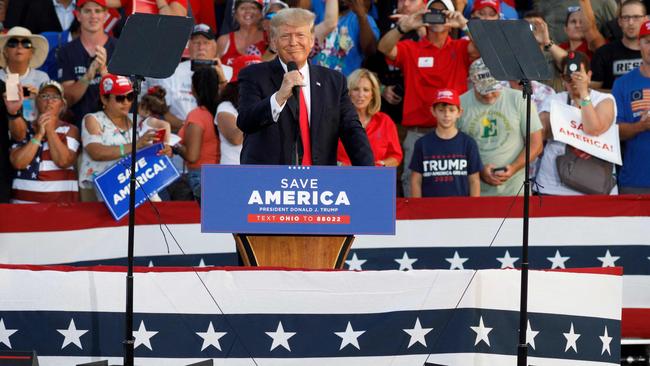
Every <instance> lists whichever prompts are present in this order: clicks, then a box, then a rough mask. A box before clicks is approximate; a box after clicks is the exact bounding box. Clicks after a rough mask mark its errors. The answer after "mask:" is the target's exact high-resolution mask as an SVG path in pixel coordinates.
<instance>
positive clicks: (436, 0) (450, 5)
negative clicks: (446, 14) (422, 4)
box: [427, 0, 456, 11]
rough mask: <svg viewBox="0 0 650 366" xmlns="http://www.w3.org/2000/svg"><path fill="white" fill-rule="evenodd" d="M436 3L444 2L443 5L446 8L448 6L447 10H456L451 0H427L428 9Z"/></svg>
mask: <svg viewBox="0 0 650 366" xmlns="http://www.w3.org/2000/svg"><path fill="white" fill-rule="evenodd" d="M434 3H442V5H444V6H445V8H447V10H449V11H456V8H455V7H454V4H453V3H452V2H451V0H429V1H428V2H427V9H429V7H430V6H431V5H433V4H434Z"/></svg>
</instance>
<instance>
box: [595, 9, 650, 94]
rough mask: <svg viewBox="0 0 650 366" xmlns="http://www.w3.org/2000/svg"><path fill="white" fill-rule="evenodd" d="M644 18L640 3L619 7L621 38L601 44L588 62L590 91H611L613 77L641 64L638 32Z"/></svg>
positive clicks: (644, 12)
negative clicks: (590, 70)
mask: <svg viewBox="0 0 650 366" xmlns="http://www.w3.org/2000/svg"><path fill="white" fill-rule="evenodd" d="M646 15H647V11H646V7H645V5H644V4H643V2H642V1H639V0H627V1H626V2H625V3H623V4H622V5H621V8H620V10H619V16H618V25H619V26H620V27H621V30H622V31H623V38H622V39H620V40H616V41H614V42H612V43H609V44H606V45H604V46H603V47H601V48H599V49H598V50H596V53H594V57H593V58H592V60H591V69H592V72H593V76H592V78H591V85H590V87H591V88H592V89H606V90H609V89H611V88H612V85H613V84H614V80H616V78H618V77H619V76H622V75H625V74H627V73H628V72H629V71H631V70H632V69H634V68H636V67H638V66H639V65H640V64H641V52H640V51H639V29H640V28H641V24H642V23H643V22H644V21H645V20H646Z"/></svg>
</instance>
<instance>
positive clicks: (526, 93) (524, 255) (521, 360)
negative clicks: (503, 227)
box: [517, 79, 533, 366]
mask: <svg viewBox="0 0 650 366" xmlns="http://www.w3.org/2000/svg"><path fill="white" fill-rule="evenodd" d="M520 84H521V86H522V87H523V90H522V93H523V97H524V98H525V99H526V134H525V136H526V139H525V144H526V158H525V159H526V160H525V161H526V163H525V166H524V172H525V173H524V174H525V177H524V215H523V216H524V225H523V226H524V227H523V240H522V247H521V250H522V252H521V293H520V303H519V344H518V345H517V366H527V365H528V342H527V339H526V335H527V333H528V332H527V326H528V230H529V229H528V222H529V215H530V100H531V95H532V94H533V91H532V86H531V83H530V80H527V79H523V80H522V81H521V82H520Z"/></svg>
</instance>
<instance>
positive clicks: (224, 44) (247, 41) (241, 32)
mask: <svg viewBox="0 0 650 366" xmlns="http://www.w3.org/2000/svg"><path fill="white" fill-rule="evenodd" d="M262 7H263V0H236V1H235V21H237V24H239V29H238V30H237V31H235V32H231V33H228V34H224V35H222V36H220V37H219V38H218V39H217V52H218V54H219V57H220V58H221V62H222V63H223V64H224V65H231V64H232V62H233V60H234V59H236V58H237V57H239V56H245V55H257V56H260V57H261V56H262V55H263V54H264V52H266V48H267V46H268V41H267V37H266V35H265V34H264V31H263V30H262V27H261V21H262Z"/></svg>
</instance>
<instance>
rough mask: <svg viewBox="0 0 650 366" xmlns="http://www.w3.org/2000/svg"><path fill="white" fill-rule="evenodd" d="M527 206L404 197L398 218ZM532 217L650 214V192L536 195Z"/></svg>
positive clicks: (508, 211)
mask: <svg viewBox="0 0 650 366" xmlns="http://www.w3.org/2000/svg"><path fill="white" fill-rule="evenodd" d="M523 207H524V206H523V198H522V197H518V198H514V197H473V198H470V197H462V198H459V197H453V198H452V197H449V198H418V199H412V198H411V199H400V200H398V201H397V219H398V220H426V219H454V218H503V217H506V216H507V217H510V218H522V217H523V210H524V208H523ZM530 216H531V217H564V216H586V217H610V216H650V195H645V196H640V195H625V196H569V197H561V196H534V197H531V198H530Z"/></svg>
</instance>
